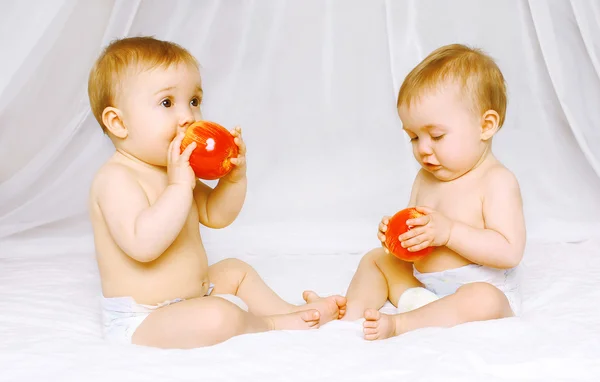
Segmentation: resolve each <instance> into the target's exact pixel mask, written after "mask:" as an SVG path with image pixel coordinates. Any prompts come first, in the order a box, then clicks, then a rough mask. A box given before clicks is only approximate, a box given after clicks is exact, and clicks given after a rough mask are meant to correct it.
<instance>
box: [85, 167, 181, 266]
mask: <svg viewBox="0 0 600 382" xmlns="http://www.w3.org/2000/svg"><path fill="white" fill-rule="evenodd" d="M95 183H96V187H97V188H96V190H97V205H98V207H99V208H100V210H101V212H102V215H103V216H104V219H105V221H106V224H107V226H108V229H109V231H110V234H111V236H112V237H113V239H114V240H115V242H116V243H117V245H118V246H119V247H120V248H121V249H122V250H123V251H124V252H125V253H126V254H127V255H129V256H130V257H132V258H133V259H135V260H137V261H140V262H149V261H152V260H155V259H156V258H158V257H159V256H160V255H161V254H162V253H163V252H164V251H165V250H166V249H167V248H168V247H169V246H170V245H171V244H172V243H173V241H174V240H175V239H176V238H177V236H178V235H179V233H180V231H181V229H182V228H183V225H184V223H185V220H186V218H187V216H188V214H189V212H190V208H191V205H192V188H191V187H190V186H186V185H184V184H180V183H177V184H171V185H169V186H167V187H166V188H165V190H164V191H163V193H162V194H161V195H160V196H159V197H158V199H156V201H155V202H154V204H152V205H150V203H149V202H148V198H147V196H146V193H145V192H144V190H143V189H142V187H141V186H140V184H139V183H138V182H137V180H136V179H135V177H134V175H133V174H131V173H130V170H129V169H128V168H126V167H123V166H121V165H112V166H110V167H107V168H105V169H104V170H103V173H101V174H99V177H98V179H97V180H96V182H95Z"/></svg>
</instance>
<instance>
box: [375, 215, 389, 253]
mask: <svg viewBox="0 0 600 382" xmlns="http://www.w3.org/2000/svg"><path fill="white" fill-rule="evenodd" d="M389 222H390V216H384V217H383V218H382V219H381V222H380V223H379V230H378V231H377V238H378V239H379V241H380V242H381V245H382V246H383V249H384V250H385V253H390V251H389V250H388V249H387V247H386V246H385V232H386V231H387V225H388V223H389Z"/></svg>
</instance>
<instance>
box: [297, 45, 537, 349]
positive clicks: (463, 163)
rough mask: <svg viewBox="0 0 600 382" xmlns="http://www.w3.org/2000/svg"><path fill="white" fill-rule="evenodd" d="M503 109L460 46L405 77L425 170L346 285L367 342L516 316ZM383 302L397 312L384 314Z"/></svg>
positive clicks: (518, 241)
mask: <svg viewBox="0 0 600 382" xmlns="http://www.w3.org/2000/svg"><path fill="white" fill-rule="evenodd" d="M506 103H507V101H506V89H505V83H504V78H503V75H502V73H501V72H500V70H499V68H498V67H497V65H496V64H495V63H494V61H493V60H492V59H491V58H490V57H489V56H487V55H486V54H484V53H483V52H481V51H480V50H478V49H472V48H469V47H466V46H463V45H448V46H443V47H441V48H439V49H437V50H435V51H433V52H432V53H431V54H430V55H429V56H428V57H426V58H425V59H424V60H423V61H422V62H421V63H419V64H418V65H417V66H416V67H415V68H414V69H413V70H412V71H411V72H410V73H409V74H408V75H407V77H406V78H405V80H404V82H403V84H402V86H401V88H400V91H399V95H398V103H397V106H398V113H399V116H400V119H401V121H402V124H403V128H404V130H405V132H406V134H408V136H409V137H410V140H411V143H412V148H413V154H414V157H415V159H416V160H417V161H418V163H419V164H420V166H421V169H420V171H419V172H418V174H417V176H416V178H415V180H414V183H413V186H412V191H411V195H410V201H409V203H408V208H406V209H404V210H402V211H400V212H398V213H397V214H395V215H394V216H393V217H392V218H390V217H384V218H383V219H382V221H381V223H380V225H379V232H378V237H379V240H380V241H381V242H382V244H383V248H378V249H374V250H372V251H370V252H368V253H367V254H366V255H365V256H364V257H363V258H362V260H361V261H360V264H359V266H358V270H357V271H356V273H355V274H354V277H353V278H352V281H351V282H350V285H349V287H348V291H347V294H346V298H347V311H346V315H345V317H344V318H343V319H344V320H357V319H360V318H363V317H364V321H363V333H364V338H365V339H367V340H380V339H384V338H388V337H392V336H397V335H400V334H402V333H405V332H408V331H411V330H414V329H418V328H424V327H433V326H435V327H452V326H455V325H458V324H462V323H466V322H470V321H483V320H492V319H500V318H504V317H510V316H514V315H518V314H519V310H520V297H519V288H518V287H519V282H518V278H517V273H516V270H517V267H518V264H519V263H520V261H521V259H522V257H523V252H524V247H525V240H526V233H525V222H524V216H523V208H522V199H521V193H520V189H519V184H518V182H517V179H516V178H515V176H514V175H513V174H512V173H511V171H509V170H508V169H507V168H506V167H504V166H503V165H502V163H500V162H499V161H498V159H496V157H495V156H494V155H493V153H492V138H493V136H494V135H495V134H496V132H497V131H498V130H499V129H500V128H501V127H502V125H503V123H504V116H505V111H506ZM305 297H306V300H307V301H311V299H312V298H316V295H314V293H310V294H307V295H306V296H305ZM387 300H389V301H390V302H391V303H392V304H393V305H395V306H397V308H398V309H399V310H400V313H398V314H395V315H387V314H383V313H381V312H380V311H379V309H380V308H382V306H383V305H384V303H385V302H386V301H387Z"/></svg>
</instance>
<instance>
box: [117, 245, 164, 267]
mask: <svg viewBox="0 0 600 382" xmlns="http://www.w3.org/2000/svg"><path fill="white" fill-rule="evenodd" d="M124 252H125V253H126V254H127V256H129V257H131V258H132V259H133V260H135V261H137V262H140V263H149V262H151V261H154V260H156V259H157V258H158V257H159V256H160V255H161V254H162V252H159V251H157V250H156V249H155V248H149V247H148V246H146V245H144V244H142V243H136V245H130V246H128V247H127V248H126V249H124Z"/></svg>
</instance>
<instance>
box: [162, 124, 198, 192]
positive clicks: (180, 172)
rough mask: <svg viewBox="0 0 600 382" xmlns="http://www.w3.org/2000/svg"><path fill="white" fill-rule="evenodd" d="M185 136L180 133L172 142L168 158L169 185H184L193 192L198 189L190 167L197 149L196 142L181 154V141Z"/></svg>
mask: <svg viewBox="0 0 600 382" xmlns="http://www.w3.org/2000/svg"><path fill="white" fill-rule="evenodd" d="M184 135H185V133H184V132H182V131H180V132H179V133H178V134H177V136H176V137H175V138H174V139H173V140H172V141H171V145H170V146H169V154H168V158H167V177H168V179H169V185H171V184H182V185H184V186H188V187H190V188H191V189H192V190H193V189H194V187H196V175H195V174H194V170H192V167H191V166H190V155H192V151H194V149H195V148H196V142H192V143H190V144H189V145H188V146H187V147H186V148H185V150H184V151H183V152H182V153H181V141H182V140H183V136H184ZM180 153H181V154H180Z"/></svg>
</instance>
